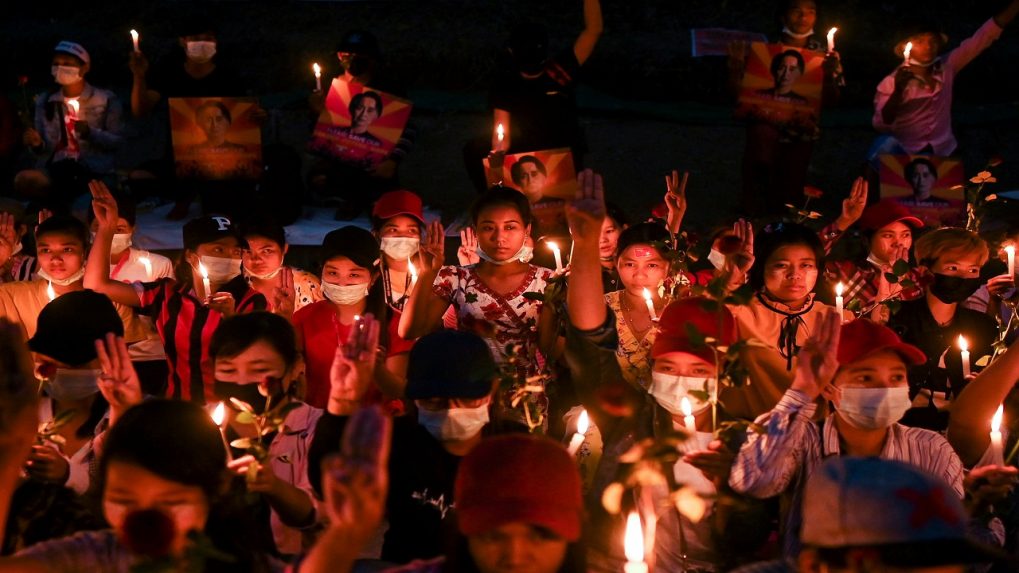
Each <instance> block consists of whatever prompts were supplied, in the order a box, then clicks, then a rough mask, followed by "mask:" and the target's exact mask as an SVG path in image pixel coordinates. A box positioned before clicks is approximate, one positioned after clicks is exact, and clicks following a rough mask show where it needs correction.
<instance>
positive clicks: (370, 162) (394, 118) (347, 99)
mask: <svg viewBox="0 0 1019 573" xmlns="http://www.w3.org/2000/svg"><path fill="white" fill-rule="evenodd" d="M411 107H412V105H411V102H409V101H407V100H404V99H400V98H398V97H395V96H392V95H390V94H387V93H385V92H380V91H378V90H374V89H372V88H370V87H366V86H363V85H361V84H352V83H347V82H345V81H343V80H340V79H334V80H333V83H332V86H331V87H330V89H329V94H328V95H327V96H326V108H325V110H324V111H323V112H322V115H321V116H320V117H319V118H318V123H317V124H315V131H314V133H313V134H312V137H311V143H309V145H308V149H309V150H310V151H312V152H314V153H318V154H321V155H327V156H330V157H335V158H337V159H340V160H342V161H344V162H347V163H351V164H356V165H361V166H363V167H365V168H366V169H368V168H371V167H373V166H375V165H378V164H379V163H380V162H381V161H382V160H383V159H385V158H386V156H387V155H389V153H390V152H391V151H392V150H393V148H394V147H396V143H397V142H398V141H399V140H400V135H401V134H403V130H404V127H406V125H407V120H408V119H409V118H410V111H411Z"/></svg>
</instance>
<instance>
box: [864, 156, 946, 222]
mask: <svg viewBox="0 0 1019 573" xmlns="http://www.w3.org/2000/svg"><path fill="white" fill-rule="evenodd" d="M880 161H881V172H880V176H881V197H882V198H887V197H892V198H894V199H895V200H896V201H897V202H899V203H901V204H902V205H904V206H905V207H906V208H908V209H909V210H910V212H912V213H913V214H914V215H916V216H917V217H919V218H920V219H921V220H922V221H923V222H924V225H927V226H928V227H945V226H956V225H960V224H964V223H965V221H966V219H965V217H966V209H965V205H966V203H965V199H964V198H963V196H962V194H963V191H962V189H952V187H954V186H956V185H961V184H962V183H963V182H964V180H965V177H966V174H965V171H964V170H963V165H962V162H961V161H960V160H959V159H956V158H954V157H934V156H930V155H882V156H881V157H880Z"/></svg>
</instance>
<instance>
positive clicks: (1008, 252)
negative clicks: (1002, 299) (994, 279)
mask: <svg viewBox="0 0 1019 573" xmlns="http://www.w3.org/2000/svg"><path fill="white" fill-rule="evenodd" d="M1005 256H1006V257H1007V258H1008V276H1010V277H1012V280H1013V281H1014V280H1015V245H1005Z"/></svg>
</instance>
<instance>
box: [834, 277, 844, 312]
mask: <svg viewBox="0 0 1019 573" xmlns="http://www.w3.org/2000/svg"><path fill="white" fill-rule="evenodd" d="M845 289H846V285H844V284H842V283H841V282H840V283H839V284H837V285H835V313H836V314H838V315H839V322H841V321H842V291H844V290H845Z"/></svg>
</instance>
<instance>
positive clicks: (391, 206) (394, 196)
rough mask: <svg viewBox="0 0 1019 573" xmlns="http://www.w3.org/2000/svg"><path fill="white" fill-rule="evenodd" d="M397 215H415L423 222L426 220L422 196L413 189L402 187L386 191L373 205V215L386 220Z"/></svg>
mask: <svg viewBox="0 0 1019 573" xmlns="http://www.w3.org/2000/svg"><path fill="white" fill-rule="evenodd" d="M397 215H407V216H409V217H414V218H415V219H417V220H418V221H420V222H421V223H422V224H423V223H424V222H425V214H424V208H423V207H422V206H421V197H418V196H417V194H416V193H414V192H413V191H407V190H404V189H400V190H397V191H390V192H388V193H384V194H383V195H382V196H381V197H379V199H378V201H376V202H375V206H374V207H372V217H375V218H376V219H381V220H383V221H384V220H386V219H391V218H393V217H395V216H397Z"/></svg>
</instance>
